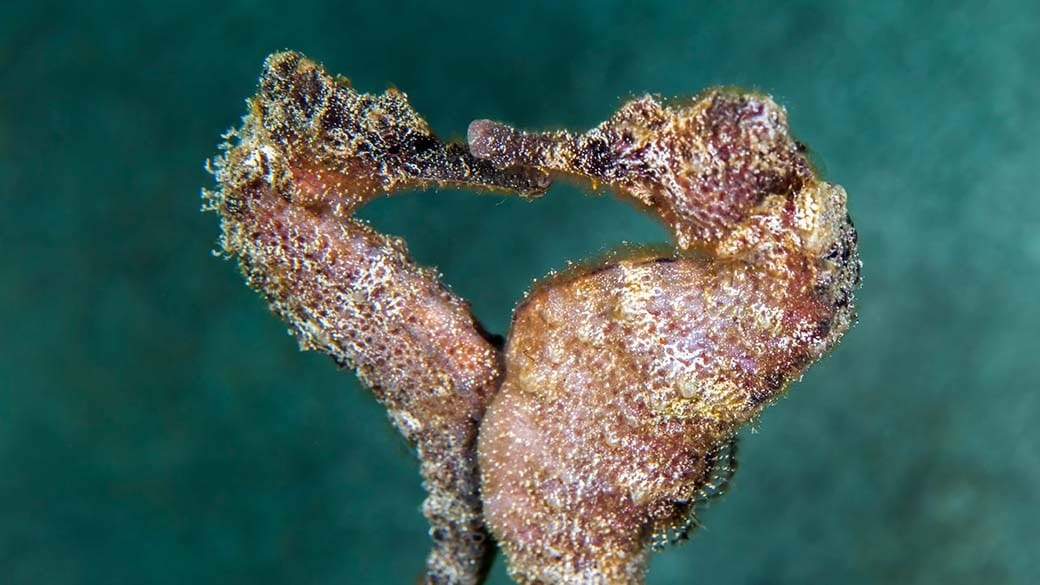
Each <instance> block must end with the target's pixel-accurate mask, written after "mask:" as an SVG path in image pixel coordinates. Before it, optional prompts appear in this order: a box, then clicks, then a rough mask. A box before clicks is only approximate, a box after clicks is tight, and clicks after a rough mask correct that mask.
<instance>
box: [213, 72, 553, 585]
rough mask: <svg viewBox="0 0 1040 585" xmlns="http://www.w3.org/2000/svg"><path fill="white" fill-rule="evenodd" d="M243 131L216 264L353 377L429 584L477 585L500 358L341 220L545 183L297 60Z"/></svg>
mask: <svg viewBox="0 0 1040 585" xmlns="http://www.w3.org/2000/svg"><path fill="white" fill-rule="evenodd" d="M249 109H250V111H249V114H248V115H247V116H246V117H245V118H244V125H243V127H242V128H240V129H238V130H236V131H233V132H232V133H230V135H229V137H228V138H229V139H230V140H231V142H229V143H228V144H227V145H226V146H225V149H226V152H225V153H224V154H223V155H222V156H221V157H219V158H218V159H217V160H216V161H215V162H214V169H213V170H214V173H215V175H216V178H217V180H218V182H219V183H220V189H219V190H218V191H215V192H206V198H207V201H208V203H207V206H208V207H209V208H211V209H213V210H215V211H217V212H218V213H219V214H220V216H221V220H222V221H221V228H222V230H223V235H222V237H221V240H220V244H221V247H222V249H223V252H224V253H225V254H227V255H228V256H234V257H237V258H238V259H239V262H240V264H241V266H242V270H243V272H244V273H245V276H246V279H247V281H248V282H249V285H250V286H252V287H253V288H255V289H257V290H258V291H260V292H261V293H263V294H264V296H265V297H267V299H268V301H269V302H270V303H271V308H272V309H273V310H274V312H275V313H277V314H278V315H279V316H281V317H282V318H283V319H284V320H285V321H286V322H287V323H289V325H290V327H291V331H292V333H293V334H295V335H296V337H297V338H298V339H299V341H300V345H301V347H302V348H304V349H314V350H318V351H321V352H324V353H327V354H329V355H330V356H332V357H333V359H335V360H336V362H337V363H339V364H340V365H342V366H345V367H349V368H354V369H356V370H357V373H358V376H359V377H360V378H361V380H362V381H363V382H364V383H365V384H366V385H367V386H368V387H369V388H371V389H372V391H373V392H374V393H375V395H376V397H377V398H378V399H379V400H380V402H382V403H383V404H384V405H385V406H386V407H387V410H388V411H389V414H390V418H391V420H392V421H393V422H394V424H395V425H396V426H397V428H398V429H399V430H400V431H401V432H402V433H403V434H404V436H405V437H407V438H408V440H409V441H411V442H413V443H414V444H415V445H416V449H417V451H418V455H419V459H420V461H421V466H422V474H423V477H424V479H425V487H426V489H427V491H428V492H429V495H428V497H427V499H426V502H425V504H424V506H423V511H424V513H425V515H426V517H427V518H428V519H429V521H430V535H431V537H432V538H433V540H434V548H433V550H432V552H431V553H430V556H429V558H428V559H427V578H426V580H427V582H430V583H479V582H481V581H483V579H484V576H485V574H486V572H487V569H488V566H489V564H490V561H491V559H492V558H493V555H494V546H493V544H492V543H491V541H490V539H489V538H488V537H487V532H486V530H485V528H484V523H483V518H482V515H481V502H480V496H479V492H478V487H479V485H478V476H477V470H476V455H475V442H476V437H477V429H478V425H479V423H480V420H481V419H482V417H483V414H484V409H485V407H486V404H487V401H488V400H489V398H490V396H491V394H492V393H493V392H494V391H495V390H496V389H497V388H498V385H499V382H500V378H501V374H502V360H501V355H500V352H499V351H498V350H497V349H496V348H495V347H494V346H493V345H492V343H490V342H489V340H488V336H487V335H486V334H485V333H484V332H483V329H482V328H481V326H480V325H479V324H478V323H477V322H476V320H475V319H474V318H473V316H472V314H471V313H470V310H469V306H468V305H467V304H466V302H465V301H463V300H461V299H459V298H458V297H457V296H455V295H454V294H452V293H451V291H449V290H448V289H447V288H445V287H444V286H443V285H442V284H441V283H440V281H439V277H438V274H437V273H436V272H435V271H433V270H430V269H426V268H422V267H420V266H417V265H416V264H415V263H414V262H412V260H411V259H410V258H409V256H408V252H407V249H406V248H405V244H404V242H403V241H401V240H399V239H395V238H392V237H388V236H385V235H382V234H379V233H377V232H376V231H375V230H373V229H372V228H371V227H369V226H368V225H366V224H365V223H363V222H361V221H359V220H357V219H354V218H352V217H351V214H352V213H353V211H354V209H355V208H356V207H358V206H359V205H361V204H363V203H364V202H365V201H367V200H370V199H372V198H374V197H376V196H380V195H384V194H388V193H390V192H392V191H394V190H397V189H401V188H405V187H417V186H418V187H421V186H426V185H431V184H432V185H461V186H466V187H470V188H476V189H488V190H498V191H507V192H519V193H522V194H525V195H535V194H538V193H540V192H542V191H544V189H545V188H546V187H547V186H548V182H547V180H546V175H545V174H544V173H541V172H539V171H536V170H533V169H527V170H520V171H517V172H501V171H499V170H496V169H495V168H494V167H492V166H491V165H490V164H489V163H487V162H485V161H481V160H478V159H475V158H474V157H472V156H471V155H470V154H469V152H468V151H467V149H466V148H465V147H464V146H462V145H459V144H444V143H442V142H441V141H439V140H438V139H437V138H436V137H435V136H433V134H432V133H431V132H430V130H429V128H428V127H427V126H426V123H425V122H424V121H423V120H422V119H421V118H420V117H419V116H418V115H417V114H415V112H414V111H413V110H412V109H411V108H410V107H409V106H408V104H407V102H406V101H405V96H404V95H403V94H401V93H399V92H397V91H389V92H387V93H385V94H383V95H381V96H372V95H368V94H360V93H357V92H355V91H353V90H352V89H350V88H349V86H347V85H346V82H345V80H342V79H339V80H337V79H334V78H332V77H331V76H329V75H327V74H326V73H325V72H324V71H323V70H322V69H321V68H320V66H318V65H317V64H315V63H314V62H312V61H308V60H306V59H304V58H302V57H301V56H300V55H298V54H295V53H281V54H276V55H272V56H271V57H269V58H268V60H267V62H266V63H265V65H264V71H263V74H262V76H261V78H260V91H259V93H258V95H257V96H255V97H254V98H252V99H251V100H250V101H249Z"/></svg>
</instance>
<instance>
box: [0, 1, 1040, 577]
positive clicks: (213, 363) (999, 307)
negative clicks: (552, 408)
mask: <svg viewBox="0 0 1040 585" xmlns="http://www.w3.org/2000/svg"><path fill="white" fill-rule="evenodd" d="M854 5H855V6H856V8H852V6H854ZM286 48H291V49H294V50H299V51H302V52H304V53H306V54H307V55H308V56H310V57H312V58H314V59H316V60H318V61H321V62H323V63H324V64H325V65H326V66H327V67H328V69H329V70H330V71H331V72H333V73H342V74H344V75H346V76H348V77H350V78H351V80H352V82H353V84H354V86H355V87H356V88H358V89H359V90H361V91H368V92H381V91H383V90H384V89H385V88H386V87H387V86H388V85H391V84H393V85H395V86H396V87H399V88H401V89H402V90H403V91H406V92H407V93H408V95H409V98H410V100H411V102H412V104H413V105H414V106H415V108H416V110H417V111H418V112H420V113H421V114H422V115H424V116H425V117H426V119H427V120H428V121H429V123H430V124H431V126H432V127H433V128H434V129H435V130H436V131H437V132H438V133H439V134H440V135H441V136H444V137H448V138H451V137H455V138H461V137H463V136H464V133H465V129H466V126H467V124H468V122H469V121H470V120H472V119H474V118H494V119H499V120H502V121H506V122H510V123H513V124H516V125H519V126H521V127H528V128H547V127H553V126H567V127H572V128H575V129H580V128H586V127H589V126H592V125H595V124H597V123H599V122H600V121H601V120H602V119H604V118H605V117H606V116H608V115H609V114H610V113H611V112H613V110H614V109H615V108H616V107H617V106H618V105H619V104H620V103H621V101H623V100H624V99H627V98H629V97H631V96H633V95H639V94H641V93H643V92H654V93H659V94H662V95H665V96H671V95H682V94H693V93H696V92H697V91H699V90H700V89H702V88H704V87H706V86H708V85H714V84H732V85H742V86H749V87H753V88H757V89H760V90H762V91H764V92H767V93H769V94H771V95H773V96H774V97H775V98H776V99H777V101H779V102H780V103H781V104H783V105H785V106H786V107H787V108H788V111H789V113H790V120H791V125H792V128H793V130H794V132H795V134H796V135H797V136H799V138H800V139H801V140H803V141H804V142H806V143H807V144H808V145H809V146H810V147H811V148H812V150H813V152H814V153H815V154H814V156H815V158H816V161H817V162H818V164H819V165H820V166H821V168H822V169H823V174H824V177H825V178H827V179H828V180H830V181H833V182H836V183H839V184H841V185H843V186H844V187H845V188H846V189H847V190H848V192H849V207H850V210H851V213H852V215H853V218H854V219H855V221H856V224H857V227H858V228H859V233H860V253H861V255H862V258H863V264H864V269H863V274H864V284H863V287H862V289H861V290H860V291H859V294H858V305H859V315H860V319H859V324H858V325H857V326H856V327H855V328H854V329H853V330H852V331H850V333H849V334H848V335H847V336H846V338H845V340H844V342H843V343H841V344H840V345H839V346H838V348H837V349H836V350H835V351H834V353H833V354H832V355H831V356H829V357H828V358H826V359H824V360H823V361H822V362H821V363H819V364H817V365H816V366H814V367H812V368H811V369H810V370H809V372H808V374H807V375H806V376H805V378H804V380H803V381H802V382H801V383H798V384H795V385H794V386H793V387H792V389H791V391H790V393H789V395H788V397H787V398H785V399H783V400H781V401H779V402H778V403H777V404H776V405H774V406H773V407H772V408H770V409H768V410H767V411H766V412H765V413H764V415H763V416H762V417H761V419H760V420H759V421H758V423H757V424H756V425H755V428H754V429H748V430H746V431H745V432H744V433H743V437H742V445H741V451H740V470H739V471H738V472H737V475H736V477H735V479H734V481H733V484H732V486H731V490H730V493H729V495H728V496H726V497H725V498H724V499H723V500H722V501H721V502H720V503H718V504H714V505H713V506H712V507H711V508H709V509H707V510H706V511H704V512H703V513H702V514H701V519H702V521H703V523H704V527H703V528H702V529H700V530H699V531H698V532H697V533H696V534H695V535H694V537H693V538H692V540H691V541H690V542H689V543H687V544H685V545H683V546H679V547H674V548H671V549H669V550H667V551H666V552H664V553H662V554H657V555H655V556H654V558H653V559H652V560H651V565H650V575H649V581H648V582H649V583H651V584H656V585H664V584H679V583H684V584H685V583H692V584H697V583H712V584H713V585H724V584H742V585H786V584H801V583H809V584H834V583H840V584H848V585H859V584H871V583H900V584H901V583H907V584H930V583H943V584H945V585H957V584H977V583H987V584H995V585H999V584H1012V583H1013V584H1023V585H1026V584H1033V583H1038V582H1040V555H1037V553H1036V551H1037V550H1038V548H1037V547H1038V543H1040V528H1038V526H1040V495H1038V494H1040V429H1038V427H1037V424H1038V420H1040V397H1038V391H1040V383H1038V382H1040V376H1038V373H1037V370H1038V365H1040V358H1038V356H1037V351H1038V347H1040V343H1038V342H1040V302H1038V290H1040V229H1038V228H1040V193H1038V187H1040V140H1038V136H1040V114H1038V111H1040V110H1038V103H1040V78H1038V74H1037V71H1040V4H1038V3H1036V2H1033V1H1030V0H1023V1H1018V2H1004V3H988V2H958V1H951V2H944V3H929V2H921V3H912V4H911V3H903V2H876V3H844V2H823V1H819V2H810V1H798V2H787V3H777V2H767V1H759V2H734V3H715V2H670V1H664V0H659V1H652V0H651V1H645V2H639V3H636V2H632V3H625V2H617V1H608V0H597V1H586V2H574V3H556V2H524V3H515V4H492V3H484V2H475V1H474V2H458V3H427V4H421V3H407V2H374V1H373V2H367V3H352V2H342V1H340V2H314V1H310V0H300V1H297V2H291V3H281V2H245V1H241V0H230V1H226V2H179V3H176V2H156V3H152V4H150V5H148V6H147V7H142V5H141V4H139V3H131V2H126V3H117V2H94V3H88V2H52V1H46V0H44V1H38V2H28V1H15V2H13V3H11V2H7V3H5V4H4V6H3V7H2V8H0V198H2V199H0V201H2V207H0V327H2V335H0V583H3V584H17V585H21V584H41V583H42V584H50V583H56V584H70V585H81V584H84V585H85V584H94V583H98V584H137V583H148V584H175V583H198V584H253V583H256V584H275V583H302V584H342V583H389V584H395V583H411V582H414V580H415V578H416V577H417V576H418V575H419V573H420V571H421V568H422V563H423V560H424V558H425V554H426V549H427V544H428V542H427V536H426V525H425V521H424V519H423V517H422V515H421V513H420V510H419V505H420V502H421V500H422V497H423V493H422V490H421V488H420V485H419V476H418V471H417V465H416V463H415V461H414V460H413V458H412V457H411V455H410V452H409V449H408V447H407V445H405V444H404V442H403V440H401V439H400V438H399V437H398V436H397V434H396V433H395V431H394V430H393V429H392V428H391V427H390V425H389V423H388V422H387V421H386V418H385V415H384V413H383V410H382V408H381V407H379V406H378V405H377V404H376V403H375V402H374V400H373V399H372V398H371V396H370V395H369V394H368V393H367V392H366V391H365V390H364V389H362V388H360V387H359V385H358V383H357V382H356V380H355V378H354V376H353V374H351V373H350V372H346V371H339V370H337V368H336V367H335V366H334V365H333V364H332V363H331V361H330V360H329V359H328V358H327V357H324V356H321V355H317V354H311V353H307V354H305V353H301V352H299V351H297V346H296V342H295V341H294V340H293V339H292V338H291V337H290V336H288V335H286V333H285V329H286V326H285V325H283V324H282V323H281V322H280V321H279V320H278V319H276V318H275V317H273V316H272V315H270V314H269V312H268V310H267V309H266V307H265V304H264V302H263V301H262V300H261V298H260V297H259V295H257V294H256V293H254V292H253V291H251V290H249V289H247V288H246V286H244V284H243V280H242V277H241V276H240V275H239V273H238V270H237V267H236V266H235V265H234V264H233V263H229V262H224V261H222V260H220V259H219V258H215V257H214V256H212V255H211V250H212V249H213V248H214V247H215V239H216V236H217V231H218V229H217V217H216V216H215V215H214V214H202V213H200V212H199V207H200V204H201V201H200V199H199V189H200V187H202V186H211V185H212V179H211V177H209V175H207V174H206V173H205V172H204V171H203V161H204V160H205V159H206V158H207V157H209V156H212V155H213V154H214V153H215V152H216V145H217V143H218V142H219V140H220V134H221V133H222V132H223V131H224V130H225V129H227V128H229V127H231V126H236V125H238V123H239V118H240V116H241V115H243V114H244V113H245V106H244V103H243V100H244V99H245V98H246V97H247V96H249V95H251V94H252V93H253V91H254V89H255V84H256V78H257V75H258V74H259V71H260V65H261V63H262V61H263V59H264V57H265V56H266V55H267V54H268V53H269V52H272V51H275V50H280V49H286ZM362 215H364V216H365V217H367V218H369V219H371V220H372V221H373V223H374V224H375V225H376V226H377V227H378V228H379V229H381V230H383V231H387V232H390V233H395V234H399V235H402V236H404V237H405V238H406V239H407V241H408V242H409V244H410V248H411V250H412V251H413V253H414V255H415V257H416V258H417V259H418V260H419V261H420V262H423V263H427V264H431V265H435V266H437V267H439V269H440V270H441V271H442V272H443V273H444V275H445V280H446V281H447V282H448V283H450V284H451V285H452V286H453V287H454V288H455V290H456V291H457V292H459V293H460V294H461V295H462V296H463V297H465V298H468V299H470V300H471V301H472V303H473V306H474V309H475V312H476V314H477V315H478V316H479V317H480V318H481V319H482V320H483V321H484V322H485V324H486V325H487V326H488V327H489V329H491V330H492V331H496V332H500V333H501V332H504V331H505V330H506V327H507V325H508V322H509V315H510V311H511V309H512V307H513V306H514V304H515V303H516V302H517V301H518V300H519V299H520V298H521V296H522V294H523V292H524V291H525V290H526V288H527V287H528V286H529V285H530V283H531V281H532V279H535V278H538V277H540V276H542V275H544V274H545V273H547V272H548V271H549V270H551V269H553V268H560V267H562V266H564V265H565V264H566V263H567V261H569V260H579V259H583V258H586V257H589V256H592V255H594V254H597V253H599V252H601V251H603V250H605V249H607V248H609V247H610V246H611V245H614V244H616V243H618V242H621V241H622V240H627V241H664V240H666V239H667V238H666V234H665V231H664V230H663V229H662V228H661V227H659V226H657V225H656V224H654V223H653V222H652V221H651V220H650V219H648V218H646V217H643V216H641V215H640V214H639V213H637V212H636V211H634V210H632V209H630V208H629V207H627V206H626V205H623V204H621V203H618V202H616V201H614V200H612V199H611V198H609V197H587V196H585V195H583V194H582V193H581V192H580V191H578V190H576V189H574V188H572V187H569V186H567V185H558V186H556V187H554V188H553V190H552V191H551V192H550V193H549V195H548V196H547V197H546V198H544V199H543V200H540V201H538V202H537V203H533V204H532V203H525V202H522V201H518V200H515V199H504V198H500V197H495V196H480V197H476V196H473V195H471V194H466V193H460V192H452V191H442V192H439V193H432V192H427V193H425V194H421V195H404V196H400V197H396V198H394V199H391V200H381V201H378V202H376V203H375V204H372V205H370V206H369V207H367V208H366V209H365V211H364V212H363V214H362ZM491 582H492V583H496V584H503V583H507V582H508V579H507V578H506V576H505V572H504V570H503V568H502V562H501V559H499V560H498V561H496V567H495V571H494V575H493V578H492V579H491Z"/></svg>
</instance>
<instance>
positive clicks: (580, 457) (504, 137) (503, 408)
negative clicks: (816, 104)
mask: <svg viewBox="0 0 1040 585" xmlns="http://www.w3.org/2000/svg"><path fill="white" fill-rule="evenodd" d="M468 139H469V145H470V149H471V150H472V152H473V153H474V154H475V155H476V156H478V157H481V158H484V159H487V160H489V161H491V162H492V163H494V164H495V166H496V167H498V168H501V169H509V168H528V167H535V168H538V169H542V170H545V171H546V172H549V173H552V174H553V175H566V176H570V177H576V178H578V179H581V180H585V181H588V182H590V183H592V185H593V186H604V187H606V188H608V189H610V190H612V191H614V192H615V193H616V194H617V195H618V196H620V197H621V198H623V199H625V200H628V201H631V202H632V203H634V204H635V205H637V206H638V207H640V208H642V209H644V210H646V211H648V212H650V213H652V214H654V215H655V216H656V217H658V218H659V219H660V220H661V221H662V222H663V223H664V224H665V225H666V226H667V227H668V228H669V229H670V231H671V232H672V234H673V235H674V238H675V247H674V249H672V250H667V251H665V252H664V253H662V251H661V250H659V249H656V250H655V249H635V250H628V251H622V252H619V253H616V254H613V255H611V256H608V257H607V258H604V259H601V260H599V261H597V262H592V263H588V264H586V265H584V266H582V267H580V268H578V269H574V270H570V271H566V272H564V273H563V274H561V275H558V276H555V277H553V278H550V279H548V280H546V281H544V282H542V283H539V284H538V285H536V286H535V287H534V288H533V289H532V290H531V291H530V292H529V293H528V294H527V296H526V298H525V299H524V300H523V301H522V302H521V303H520V305H519V306H518V307H517V308H516V310H515V312H514V315H513V321H512V326H511V328H510V331H509V336H508V344H507V346H506V350H505V351H506V365H505V378H504V381H503V383H502V387H501V389H500V390H499V391H498V392H497V393H496V394H495V396H494V397H493V398H492V400H491V405H490V407H489V409H488V412H487V417H486V419H485V421H484V423H483V425H482V427H481V430H480V441H479V462H480V469H481V473H482V490H483V492H482V493H483V498H484V514H485V518H486V520H487V523H488V525H489V526H490V527H491V531H492V534H493V535H494V536H495V538H496V539H497V540H498V541H499V543H500V544H501V546H502V548H503V549H504V550H505V553H506V556H507V558H508V561H509V570H510V574H511V575H512V576H513V577H514V578H515V579H517V580H518V581H519V582H522V583H641V582H642V581H643V578H644V573H645V568H646V557H647V550H648V549H649V548H650V547H651V545H653V544H654V543H655V542H660V541H661V540H662V539H666V538H667V537H668V536H669V535H675V534H676V533H679V534H681V533H682V531H683V530H684V529H685V528H686V527H687V526H688V519H689V515H690V514H691V512H692V508H693V507H694V505H695V504H696V502H697V500H698V498H699V497H701V496H702V495H703V494H704V493H705V490H706V489H708V490H711V489H714V487H715V486H713V485H712V482H713V481H714V479H713V478H714V477H716V476H718V475H719V473H720V470H719V467H720V466H722V467H723V470H722V471H726V470H727V469H729V468H730V467H731V466H732V462H731V461H730V456H729V453H731V448H730V443H731V441H732V440H733V436H734V433H735V432H736V431H737V430H738V429H739V428H740V427H741V425H743V424H745V423H747V422H748V421H749V420H751V419H752V418H753V417H754V416H755V415H756V414H758V413H759V412H760V411H761V410H762V408H764V407H765V406H766V405H767V404H769V403H770V402H771V401H772V400H774V399H775V398H776V397H778V396H780V395H781V394H782V393H783V392H784V391H785V390H786V389H787V387H788V386H789V385H790V384H791V382H792V381H794V380H796V379H798V378H799V377H800V376H801V375H802V373H803V372H804V371H805V369H806V368H807V367H808V366H809V365H810V364H812V363H813V362H815V361H816V360H818V359H819V358H820V357H821V356H823V355H824V354H825V353H826V352H828V351H829V350H830V349H831V348H832V347H834V344H835V343H836V342H837V341H838V339H839V338H840V337H841V336H842V335H843V334H844V333H845V332H846V331H847V330H848V328H849V326H850V325H851V324H852V323H853V321H854V319H855V315H854V308H853V300H854V299H853V294H854V290H855V288H856V287H857V285H858V284H859V278H860V276H859V275H860V260H859V257H858V255H857V251H856V242H857V235H856V230H855V228H854V227H853V224H852V221H851V219H850V218H849V215H848V213H847V210H846V194H845V191H844V190H843V189H842V188H841V187H839V186H837V185H833V184H830V183H827V182H824V181H822V180H821V179H820V178H819V177H818V175H817V173H816V172H815V170H814V168H813V166H812V164H811V163H810V161H809V159H808V158H807V156H806V152H805V151H806V149H805V147H804V146H803V145H802V144H801V143H799V142H798V141H796V140H795V139H794V138H792V136H791V133H790V132H789V129H788V123H787V115H786V112H785V111H784V109H783V108H781V107H780V106H778V105H777V104H776V103H775V102H774V101H773V100H772V99H770V98H769V97H767V96H764V95H761V94H757V93H751V92H744V91H740V90H736V89H729V88H714V89H710V90H707V91H705V92H704V93H702V94H700V95H698V96H696V97H694V98H692V99H687V100H676V101H674V102H670V103H661V102H660V101H658V100H657V99H655V98H654V97H652V96H644V97H642V98H639V99H635V100H633V101H630V102H628V103H626V104H624V105H623V106H622V107H621V108H620V109H619V110H618V111H617V112H616V113H615V114H614V115H613V116H612V117H611V118H609V119H608V120H607V121H605V122H604V123H602V124H601V125H599V126H597V127H595V128H593V129H592V130H590V131H588V132H586V133H583V134H573V133H570V132H566V131H559V132H547V133H526V132H522V131H519V130H516V129H514V128H511V127H508V126H505V125H503V124H499V123H496V122H491V121H488V120H478V121H475V122H473V123H472V124H471V125H470V127H469V132H468Z"/></svg>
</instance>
